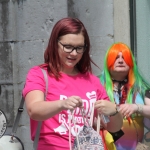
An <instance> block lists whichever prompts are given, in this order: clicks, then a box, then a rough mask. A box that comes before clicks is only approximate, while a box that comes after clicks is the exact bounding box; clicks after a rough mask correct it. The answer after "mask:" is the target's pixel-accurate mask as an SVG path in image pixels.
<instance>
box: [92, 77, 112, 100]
mask: <svg viewBox="0 0 150 150" xmlns="http://www.w3.org/2000/svg"><path fill="white" fill-rule="evenodd" d="M95 82H96V85H97V87H98V91H97V100H108V101H109V97H108V95H107V92H106V90H105V88H104V86H103V85H102V84H101V82H100V79H99V78H98V77H96V79H95Z"/></svg>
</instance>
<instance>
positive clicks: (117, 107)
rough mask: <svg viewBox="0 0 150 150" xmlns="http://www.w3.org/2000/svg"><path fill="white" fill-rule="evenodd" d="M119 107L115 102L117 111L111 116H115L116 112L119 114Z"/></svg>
mask: <svg viewBox="0 0 150 150" xmlns="http://www.w3.org/2000/svg"><path fill="white" fill-rule="evenodd" d="M119 109H120V107H119V105H117V104H115V110H116V111H115V112H114V113H113V114H111V115H110V117H111V116H115V115H116V114H118V113H119Z"/></svg>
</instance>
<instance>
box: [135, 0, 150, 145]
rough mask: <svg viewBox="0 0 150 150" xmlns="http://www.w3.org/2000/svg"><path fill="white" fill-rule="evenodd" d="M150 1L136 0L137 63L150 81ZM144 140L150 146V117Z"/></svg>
mask: <svg viewBox="0 0 150 150" xmlns="http://www.w3.org/2000/svg"><path fill="white" fill-rule="evenodd" d="M149 14H150V1H149V0H142V1H140V0H137V1H136V24H137V60H138V61H137V63H138V67H139V69H140V72H141V73H142V76H143V77H144V78H146V80H147V81H148V82H149V83H150V61H149V58H150V16H149ZM144 122H145V130H144V131H145V136H144V142H145V143H146V144H147V145H149V146H150V119H145V120H144Z"/></svg>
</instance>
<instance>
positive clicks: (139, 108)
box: [135, 103, 143, 114]
mask: <svg viewBox="0 0 150 150" xmlns="http://www.w3.org/2000/svg"><path fill="white" fill-rule="evenodd" d="M135 104H136V103H135ZM136 105H137V107H138V109H137V111H136V112H137V113H140V114H142V113H143V105H142V104H136Z"/></svg>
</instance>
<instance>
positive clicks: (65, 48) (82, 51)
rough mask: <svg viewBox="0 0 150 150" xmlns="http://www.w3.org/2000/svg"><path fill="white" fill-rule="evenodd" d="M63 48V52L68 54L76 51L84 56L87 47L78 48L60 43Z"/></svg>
mask: <svg viewBox="0 0 150 150" xmlns="http://www.w3.org/2000/svg"><path fill="white" fill-rule="evenodd" d="M58 42H59V43H60V44H61V45H62V46H63V50H64V52H66V53H71V52H72V51H73V50H74V49H75V50H76V52H77V53H79V54H82V53H84V51H85V46H78V47H74V46H72V45H65V44H62V43H61V42H60V41H58Z"/></svg>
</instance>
